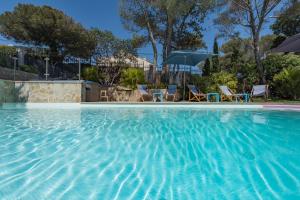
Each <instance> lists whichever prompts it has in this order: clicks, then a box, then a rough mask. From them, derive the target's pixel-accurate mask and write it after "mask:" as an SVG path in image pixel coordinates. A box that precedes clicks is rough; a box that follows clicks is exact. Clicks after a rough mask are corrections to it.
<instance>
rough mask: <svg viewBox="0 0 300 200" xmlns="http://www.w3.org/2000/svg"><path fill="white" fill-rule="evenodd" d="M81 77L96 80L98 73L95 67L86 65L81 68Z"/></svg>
mask: <svg viewBox="0 0 300 200" xmlns="http://www.w3.org/2000/svg"><path fill="white" fill-rule="evenodd" d="M82 77H83V79H84V80H88V81H94V82H98V80H99V77H100V75H99V73H98V69H97V68H96V67H87V68H85V69H84V70H83V73H82Z"/></svg>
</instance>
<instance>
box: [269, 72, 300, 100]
mask: <svg viewBox="0 0 300 200" xmlns="http://www.w3.org/2000/svg"><path fill="white" fill-rule="evenodd" d="M272 86H273V89H274V93H275V95H277V96H279V97H282V98H288V99H294V100H296V99H299V98H300V66H298V67H288V68H285V69H283V70H282V71H281V72H280V73H279V74H276V75H275V76H274V78H273V84H272Z"/></svg>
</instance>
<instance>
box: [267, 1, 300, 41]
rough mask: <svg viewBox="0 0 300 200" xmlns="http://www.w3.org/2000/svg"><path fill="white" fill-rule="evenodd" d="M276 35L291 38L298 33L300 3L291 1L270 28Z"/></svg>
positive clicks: (299, 29)
mask: <svg viewBox="0 0 300 200" xmlns="http://www.w3.org/2000/svg"><path fill="white" fill-rule="evenodd" d="M271 28H272V30H273V32H274V33H275V34H276V35H280V34H283V35H284V36H287V37H288V36H292V35H295V34H298V33H300V2H299V1H292V2H291V3H290V4H289V5H288V6H287V8H286V9H284V10H283V11H282V12H281V13H280V14H279V16H278V17H277V18H276V21H275V23H274V24H273V25H272V26H271Z"/></svg>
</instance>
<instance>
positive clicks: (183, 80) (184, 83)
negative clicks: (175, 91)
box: [183, 71, 185, 100]
mask: <svg viewBox="0 0 300 200" xmlns="http://www.w3.org/2000/svg"><path fill="white" fill-rule="evenodd" d="M184 99H185V71H184V72H183V100H184Z"/></svg>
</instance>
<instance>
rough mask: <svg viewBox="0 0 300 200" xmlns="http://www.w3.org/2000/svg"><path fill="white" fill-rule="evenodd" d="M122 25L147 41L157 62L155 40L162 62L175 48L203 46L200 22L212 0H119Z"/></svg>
mask: <svg viewBox="0 0 300 200" xmlns="http://www.w3.org/2000/svg"><path fill="white" fill-rule="evenodd" d="M120 2H121V3H120V15H121V18H122V22H123V25H124V27H125V28H126V29H128V30H130V31H132V32H133V33H139V34H141V35H143V36H144V38H145V40H146V41H150V42H151V45H152V49H153V54H154V64H157V55H158V53H157V52H158V48H157V44H158V42H159V43H160V44H161V45H162V57H163V61H165V60H166V58H167V56H168V55H169V53H170V52H171V51H172V50H174V49H184V48H189V49H196V48H201V47H204V46H205V44H204V42H203V41H202V30H203V29H202V23H203V21H204V18H205V17H206V15H207V13H208V12H209V11H210V10H212V9H213V8H215V7H216V5H217V3H216V1H215V0H206V1H204V0H189V1H182V0H156V1H149V0H120Z"/></svg>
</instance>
